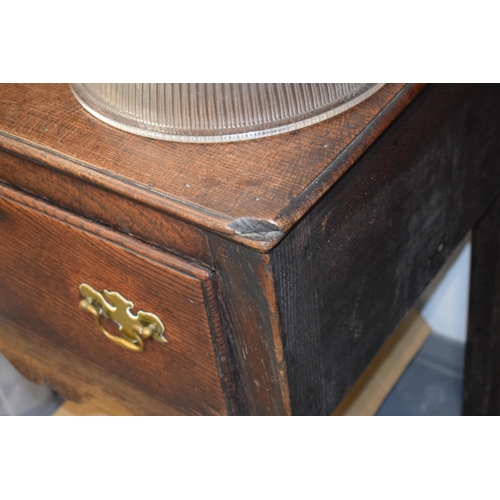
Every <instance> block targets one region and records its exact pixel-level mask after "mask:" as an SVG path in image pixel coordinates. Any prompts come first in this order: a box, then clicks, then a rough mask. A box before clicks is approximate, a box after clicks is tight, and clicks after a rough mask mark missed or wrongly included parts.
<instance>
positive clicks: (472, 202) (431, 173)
mask: <svg viewBox="0 0 500 500" xmlns="http://www.w3.org/2000/svg"><path fill="white" fill-rule="evenodd" d="M499 90H500V88H499V87H498V86H497V87H495V86H458V85H442V86H429V87H428V88H427V89H426V90H424V91H423V92H422V94H421V95H420V96H419V97H418V98H417V99H416V101H414V102H413V103H412V104H411V105H410V107H409V108H408V109H407V110H405V112H404V113H403V114H402V115H401V116H400V118H399V119H398V120H397V121H396V122H395V123H394V124H393V125H392V126H391V127H390V128H389V129H388V130H387V131H386V132H385V133H384V134H383V136H382V137H381V138H380V139H379V140H378V141H377V142H376V143H375V144H374V145H373V146H372V147H371V148H370V149H369V150H368V151H367V152H366V153H365V154H364V155H363V157H361V159H360V160H359V161H358V162H357V163H356V164H355V165H354V166H353V168H352V169H351V170H350V171H349V172H348V173H347V174H346V175H345V176H344V177H343V178H342V179H341V181H340V182H339V183H338V184H337V185H336V186H334V188H333V189H332V190H331V191H330V192H329V193H328V194H327V195H326V196H325V197H324V198H323V199H322V200H321V201H320V203H319V204H318V205H317V206H316V207H315V208H314V209H313V211H312V212H310V213H309V214H308V215H307V216H306V217H305V218H304V219H303V220H302V221H301V222H300V223H299V225H298V226H297V227H296V228H295V230H293V231H292V232H291V234H290V235H288V236H287V237H286V238H285V239H284V240H283V241H282V242H281V244H280V245H279V246H278V247H277V248H276V249H275V251H274V252H272V254H271V255H272V262H273V266H274V268H275V276H276V280H277V295H278V303H279V308H280V315H281V318H282V321H283V332H284V333H283V344H284V352H285V360H286V363H287V369H288V378H289V383H290V397H291V405H292V412H293V414H298V415H311V414H323V415H326V414H329V413H331V412H332V411H333V410H334V408H335V406H336V405H337V404H338V403H339V402H340V400H341V399H342V397H343V396H344V395H345V393H346V392H347V391H348V389H349V388H350V387H351V385H352V384H353V383H354V382H355V380H356V379H357V377H358V376H359V375H360V374H361V372H362V371H363V369H364V368H365V367H366V366H367V364H368V363H369V361H370V360H371V359H372V358H373V356H374V355H375V354H376V352H377V351H378V349H379V348H380V347H381V346H382V344H383V343H384V341H385V340H386V339H387V337H388V336H389V335H390V334H391V332H392V331H393V330H394V328H395V327H396V326H397V324H398V323H399V322H400V321H401V320H402V319H403V317H404V316H405V314H406V313H407V312H408V311H409V309H410V308H411V307H412V306H413V304H414V302H415V300H416V299H417V298H418V297H419V296H420V294H421V293H422V292H423V290H424V288H425V287H426V285H427V284H428V283H429V282H430V280H431V279H432V278H433V277H434V275H435V274H436V273H437V271H438V270H439V269H440V267H441V266H442V265H443V264H444V262H445V260H446V259H447V257H448V256H449V255H450V254H451V252H452V251H453V249H454V248H455V247H456V245H457V244H458V243H459V242H460V241H461V240H462V238H463V237H464V236H465V234H466V233H467V231H469V230H470V228H471V227H472V226H473V224H474V223H475V221H476V220H477V219H478V218H479V217H480V216H481V214H482V213H483V212H484V210H485V209H486V207H487V206H488V204H489V203H490V202H491V200H492V199H493V197H494V196H495V194H496V193H497V192H498V191H499V189H500V168H499V158H500V141H499V140H498V137H500V121H499V117H500V91H499Z"/></svg>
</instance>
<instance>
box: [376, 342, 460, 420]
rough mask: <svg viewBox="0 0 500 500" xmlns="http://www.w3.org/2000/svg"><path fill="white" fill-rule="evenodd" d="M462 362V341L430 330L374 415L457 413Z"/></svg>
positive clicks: (458, 412) (458, 411)
mask: <svg viewBox="0 0 500 500" xmlns="http://www.w3.org/2000/svg"><path fill="white" fill-rule="evenodd" d="M463 366H464V344H462V343H461V342H457V341H455V340H450V339H448V338H446V337H443V336H441V335H437V334H435V333H433V334H431V336H430V337H429V338H428V339H427V341H426V342H425V344H424V345H423V346H422V348H421V349H420V351H419V353H418V354H417V356H415V358H414V359H413V361H412V362H411V363H410V364H409V365H408V368H407V369H406V371H405V372H404V373H403V375H402V377H401V378H400V379H399V381H398V383H397V384H396V386H395V387H394V389H393V390H392V392H391V393H390V394H389V396H387V399H386V400H385V401H384V403H383V405H382V406H381V407H380V409H379V411H378V413H377V415H380V416H389V415H460V414H461V410H462V378H463Z"/></svg>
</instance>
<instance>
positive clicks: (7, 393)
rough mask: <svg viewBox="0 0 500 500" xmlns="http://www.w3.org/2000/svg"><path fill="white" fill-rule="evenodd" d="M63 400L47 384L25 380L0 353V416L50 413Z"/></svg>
mask: <svg viewBox="0 0 500 500" xmlns="http://www.w3.org/2000/svg"><path fill="white" fill-rule="evenodd" d="M63 402H64V400H63V399H62V398H61V397H60V396H58V395H57V394H55V393H54V392H53V391H52V389H51V388H50V387H49V386H48V385H47V384H42V385H38V384H34V383H33V382H30V381H29V380H26V379H25V378H24V377H23V376H22V375H21V374H20V373H19V372H18V371H17V370H16V369H14V367H13V366H12V365H11V364H10V363H9V362H8V361H7V359H6V358H5V357H4V356H2V354H0V416H14V415H17V416H35V415H37V416H45V415H52V414H53V413H54V412H55V411H56V410H57V408H59V406H61V404H62V403H63Z"/></svg>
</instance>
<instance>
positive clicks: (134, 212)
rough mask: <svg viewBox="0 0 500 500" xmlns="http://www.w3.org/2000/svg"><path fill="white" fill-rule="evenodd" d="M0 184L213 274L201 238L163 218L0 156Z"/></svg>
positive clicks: (73, 179)
mask: <svg viewBox="0 0 500 500" xmlns="http://www.w3.org/2000/svg"><path fill="white" fill-rule="evenodd" d="M0 179H1V181H3V182H5V183H7V184H9V185H11V186H15V187H17V188H20V189H22V190H23V191H26V192H28V193H31V194H34V195H36V196H38V197H40V198H42V199H45V200H48V201H50V202H51V203H54V204H56V205H58V206H61V207H64V208H66V209H68V210H71V211H72V212H74V213H76V214H78V215H81V216H83V217H87V218H89V219H92V220H95V221H97V222H100V223H102V224H104V225H106V226H110V227H112V228H114V229H116V230H117V231H120V232H122V233H124V234H128V235H130V236H133V237H135V238H138V239H140V240H142V241H144V242H146V243H150V244H152V245H154V246H157V247H159V248H162V249H164V250H167V251H168V252H170V253H174V254H177V255H181V256H182V257H185V258H187V259H190V260H193V261H195V262H199V263H201V264H203V265H205V266H208V267H211V268H213V263H212V258H211V254H210V248H209V244H208V237H207V236H206V234H205V233H204V232H203V231H202V230H200V229H198V228H197V227H194V226H192V225H189V224H187V223H186V222H183V221H181V220H179V219H177V218H175V217H171V216H169V215H167V214H166V213H165V212H161V211H158V210H156V209H154V208H151V207H148V206H147V205H144V204H143V203H139V202H135V201H134V200H132V199H130V198H125V197H123V196H119V195H117V194H116V193H113V192H112V191H109V190H107V189H103V188H100V187H98V186H96V185H94V184H90V183H82V182H81V181H80V180H79V179H77V178H76V177H73V176H66V175H61V174H60V172H58V171H57V170H54V169H52V168H46V167H43V166H42V165H40V164H38V163H35V162H33V161H30V160H28V159H26V158H23V157H21V156H18V155H13V154H9V153H6V152H4V151H1V150H0Z"/></svg>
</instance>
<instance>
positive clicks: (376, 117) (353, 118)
mask: <svg viewBox="0 0 500 500" xmlns="http://www.w3.org/2000/svg"><path fill="white" fill-rule="evenodd" d="M423 88H424V85H423V84H406V85H404V84H387V85H385V86H384V87H382V89H380V90H379V91H378V92H376V93H375V94H374V95H373V96H371V97H370V98H369V99H367V100H366V101H364V102H362V103H361V104H359V105H357V106H355V107H354V108H351V109H350V110H348V111H346V112H345V113H342V114H340V115H338V116H335V117H333V118H331V119H329V120H326V121H324V122H322V123H319V124H317V125H314V126H311V127H307V128H304V129H301V130H298V131H295V132H291V133H287V134H282V135H278V136H274V137H269V138H264V139H259V140H252V141H243V142H236V143H222V144H182V143H174V142H166V141H160V140H155V139H148V138H145V137H140V136H136V135H133V134H129V133H126V132H123V131H120V130H117V129H114V128H112V127H110V126H109V125H106V124H105V123H102V122H100V121H99V120H97V119H96V118H94V117H92V116H91V115H90V114H89V113H87V112H86V111H85V110H84V109H83V108H82V107H81V106H80V104H79V103H78V102H77V101H76V99H75V98H74V97H73V95H72V93H71V90H70V88H69V85H66V84H2V85H0V148H2V149H4V150H6V151H8V152H12V153H15V154H19V155H22V156H24V157H27V158H29V159H31V160H34V161H36V162H38V163H42V164H43V165H46V166H48V167H50V168H51V169H54V170H56V171H59V172H60V173H62V174H65V175H69V176H71V177H73V178H77V179H80V180H82V181H83V183H82V186H84V185H85V184H93V185H96V186H98V187H100V188H104V189H107V190H110V191H113V192H116V193H119V194H120V195H121V196H123V197H126V198H129V199H131V200H134V201H137V202H140V203H142V204H144V205H146V206H150V207H152V208H154V209H156V210H160V211H162V212H165V213H167V214H169V215H172V216H174V217H176V218H179V219H181V220H185V221H187V222H190V223H192V224H195V225H197V226H200V227H202V228H205V229H208V230H210V231H214V232H216V233H219V234H222V235H223V236H224V237H226V238H229V239H231V240H233V241H236V242H239V243H241V244H243V245H245V246H247V247H249V248H253V249H255V250H258V251H261V252H267V251H269V250H271V249H272V248H273V247H274V246H276V245H277V243H278V242H279V241H280V240H281V239H282V238H283V237H284V235H285V234H286V233H287V232H288V231H289V230H290V229H291V228H292V227H293V226H294V225H295V224H296V223H297V222H298V221H299V220H300V219H301V217H302V216H303V215H304V214H305V213H306V212H307V211H308V210H309V209H310V208H311V207H312V206H313V205H314V204H315V203H316V202H317V201H318V200H319V199H320V198H321V197H322V196H323V195H324V194H325V193H326V192H327V191H328V190H329V189H330V188H331V187H332V186H333V185H334V184H335V183H336V182H337V181H338V180H339V179H340V178H341V176H342V175H343V174H344V173H345V172H346V171H347V170H348V169H349V167H350V166H351V165H352V164H353V163H354V162H355V161H356V160H357V159H358V158H359V157H360V156H361V155H362V154H363V152H364V151H366V150H367V148H368V147H369V146H370V145H371V144H372V143H373V142H374V141H375V139H376V138H377V137H379V136H380V135H381V134H382V133H383V132H384V130H386V129H387V127H388V126H389V125H390V124H391V123H392V122H393V121H394V120H395V119H396V117H397V116H398V115H399V114H400V113H401V112H402V111H403V110H404V109H405V108H406V107H407V106H408V105H409V103H410V102H411V101H412V100H413V99H414V98H415V97H416V96H417V95H418V94H419V93H420V91H421V90H422V89H423ZM33 194H35V195H36V194H37V193H33ZM68 196H71V193H69V194H68Z"/></svg>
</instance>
